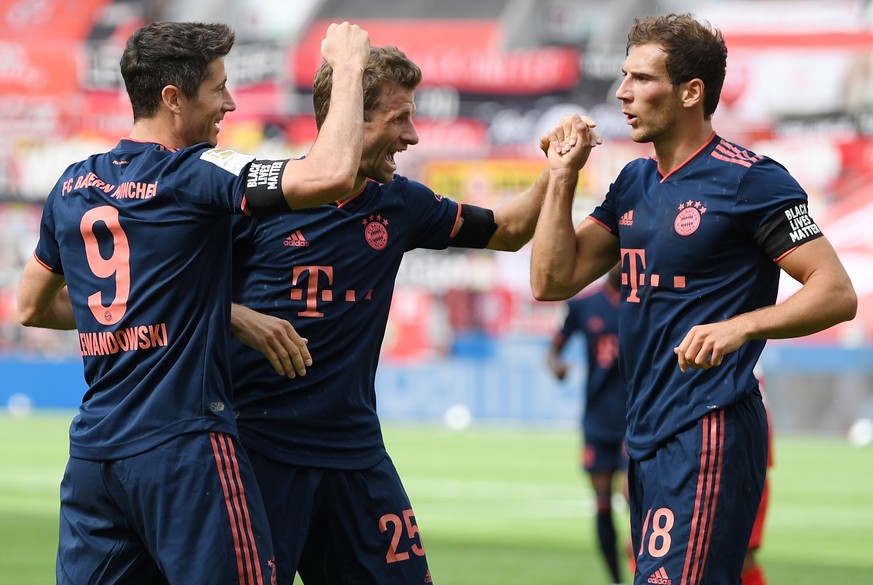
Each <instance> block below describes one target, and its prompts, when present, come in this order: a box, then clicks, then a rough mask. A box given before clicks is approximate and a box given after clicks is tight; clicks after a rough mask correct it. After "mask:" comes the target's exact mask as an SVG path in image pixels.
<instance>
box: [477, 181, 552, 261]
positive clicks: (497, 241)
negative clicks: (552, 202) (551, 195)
mask: <svg viewBox="0 0 873 585" xmlns="http://www.w3.org/2000/svg"><path fill="white" fill-rule="evenodd" d="M548 184H549V171H548V169H546V170H545V171H543V172H542V173H541V174H540V176H539V177H537V180H536V181H534V184H533V185H531V186H530V187H529V188H528V189H526V190H525V191H523V192H522V193H520V194H519V195H518V196H516V197H513V198H512V199H511V200H509V201H507V202H506V203H504V204H502V205H500V206H499V207H498V208H497V209H495V210H494V221H495V223H496V224H497V231H496V232H494V235H493V236H492V237H491V240H490V241H489V242H488V248H489V249H490V250H509V251H513V252H514V251H516V250H520V249H521V248H522V247H523V246H524V245H525V244H527V243H528V242H529V241H530V240H531V238H533V235H534V230H535V229H536V226H537V221H538V219H539V216H540V210H541V209H542V206H543V200H544V199H545V196H546V189H547V187H548Z"/></svg>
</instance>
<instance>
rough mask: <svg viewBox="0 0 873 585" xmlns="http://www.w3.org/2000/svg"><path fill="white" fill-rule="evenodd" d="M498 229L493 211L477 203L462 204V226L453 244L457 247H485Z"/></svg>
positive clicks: (453, 239)
mask: <svg viewBox="0 0 873 585" xmlns="http://www.w3.org/2000/svg"><path fill="white" fill-rule="evenodd" d="M496 231H497V224H496V223H494V212H493V211H491V210H490V209H484V208H482V207H476V206H475V205H461V227H460V228H458V233H456V234H455V237H454V238H452V244H451V245H452V247H455V248H484V247H485V246H487V245H488V242H489V241H491V236H493V235H494V232H496Z"/></svg>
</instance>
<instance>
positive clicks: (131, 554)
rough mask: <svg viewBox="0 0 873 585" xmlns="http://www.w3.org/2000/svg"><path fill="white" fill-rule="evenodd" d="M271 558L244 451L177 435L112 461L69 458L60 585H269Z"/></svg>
mask: <svg viewBox="0 0 873 585" xmlns="http://www.w3.org/2000/svg"><path fill="white" fill-rule="evenodd" d="M273 570H274V562H273V548H272V542H271V539H270V532H269V526H268V523H267V516H266V514H265V512H264V508H263V503H262V502H261V497H260V493H259V491H258V486H257V484H256V483H255V479H254V473H253V471H252V468H251V465H250V463H249V462H248V459H247V457H246V454H245V452H244V450H243V448H242V446H241V445H240V444H239V441H238V440H237V439H236V438H235V437H232V436H230V435H226V434H221V433H190V434H185V435H179V436H177V437H174V438H173V439H171V440H169V441H167V442H166V443H163V444H161V445H160V446H158V447H155V448H154V449H151V450H149V451H146V452H145V453H141V454H139V455H134V456H133V457H128V458H126V459H118V460H113V461H89V460H85V459H76V458H72V457H71V458H70V459H69V461H68V462H67V469H66V471H65V472H64V479H63V481H62V482H61V519H60V542H59V546H58V557H57V582H58V585H82V583H93V584H97V583H106V584H109V583H112V584H124V585H136V584H143V585H160V584H162V583H174V584H177V583H191V584H193V583H209V584H210V585H211V584H216V585H218V584H220V585H269V584H270V582H271V580H272V578H273Z"/></svg>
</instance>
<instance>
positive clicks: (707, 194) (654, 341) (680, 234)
mask: <svg viewBox="0 0 873 585" xmlns="http://www.w3.org/2000/svg"><path fill="white" fill-rule="evenodd" d="M591 217H592V219H594V220H595V221H597V222H599V223H600V224H602V225H603V226H604V227H606V228H607V229H608V230H610V231H611V232H612V233H613V234H615V235H616V236H618V238H619V245H620V248H621V267H622V302H621V308H620V311H621V325H620V331H619V338H620V339H621V350H620V351H621V358H620V367H621V369H622V371H623V373H624V376H625V379H626V381H627V383H628V392H629V403H628V434H627V448H628V453H629V454H630V455H631V457H634V458H637V459H639V458H641V457H643V456H645V455H646V454H648V453H650V452H652V451H653V450H654V449H656V448H657V447H658V446H659V445H660V444H661V443H663V441H665V440H666V439H667V438H669V437H670V436H672V435H674V434H675V433H676V432H678V431H679V430H681V429H684V428H687V427H688V426H689V425H690V424H692V423H693V422H694V421H696V420H697V419H699V418H700V417H702V416H703V415H705V414H706V413H707V412H710V411H711V410H713V409H717V408H719V407H722V406H726V405H730V404H733V403H735V402H737V401H738V400H739V399H740V398H742V397H744V396H746V395H748V394H749V393H751V392H753V391H754V390H755V389H756V388H757V387H758V383H757V380H756V379H755V374H754V372H753V371H752V370H753V368H754V366H755V364H756V363H757V362H758V357H759V356H760V354H761V351H762V349H763V347H764V341H763V340H752V341H749V342H747V343H745V344H744V345H743V346H742V347H741V348H740V349H739V350H738V351H736V352H733V353H730V354H728V355H727V356H725V358H724V362H723V363H722V364H721V365H720V366H718V367H716V368H711V369H709V370H698V369H690V370H689V371H688V372H687V373H685V374H683V373H682V372H681V371H680V370H679V367H678V365H677V359H676V356H675V354H674V353H673V348H675V347H676V346H678V345H679V343H680V342H681V341H682V339H683V338H684V337H685V335H686V334H687V333H688V331H689V330H690V329H691V327H693V326H694V325H698V324H703V323H712V322H717V321H723V320H725V319H728V318H730V317H733V316H735V315H737V314H740V313H745V312H748V311H752V310H755V309H758V308H761V307H764V306H768V305H772V304H774V303H775V301H776V293H777V288H778V284H779V274H780V269H779V267H778V265H777V264H776V262H775V261H776V260H778V259H780V258H781V257H783V256H784V255H785V254H787V253H789V252H790V251H791V250H792V249H794V248H795V247H797V246H798V245H800V244H802V243H803V242H805V241H808V240H810V239H812V238H815V237H818V236H820V235H821V232H820V231H819V229H818V227H817V226H816V224H815V223H814V222H812V220H811V218H810V217H809V214H808V210H807V196H806V193H805V192H804V191H803V189H802V188H801V187H800V185H798V184H797V181H795V180H794V179H793V178H792V177H791V176H790V175H789V174H788V171H786V170H785V169H784V168H783V167H782V166H781V165H779V164H778V163H776V162H775V161H773V160H771V159H769V158H766V157H763V156H760V155H756V154H754V153H752V152H749V151H747V150H745V149H743V148H741V147H739V146H737V145H735V144H731V143H729V142H727V141H725V140H723V139H721V138H720V137H718V136H713V139H712V140H711V141H710V142H709V143H707V144H706V145H705V146H704V147H703V148H701V150H700V151H698V152H697V153H696V154H695V155H694V156H693V157H691V158H690V159H689V160H688V161H687V162H686V163H684V164H683V165H682V166H681V167H679V168H678V169H676V170H675V171H674V172H672V173H671V174H669V175H668V176H666V177H662V176H661V175H660V174H659V172H658V166H657V162H656V161H655V160H653V159H638V160H636V161H633V162H631V163H629V164H628V165H627V166H625V167H624V169H623V170H622V171H621V173H620V174H619V176H618V178H617V179H616V180H615V183H613V184H612V186H611V187H610V189H609V192H608V193H607V195H606V198H605V200H604V202H603V203H602V204H601V205H600V206H599V207H597V208H596V209H595V210H594V211H593V212H592V214H591Z"/></svg>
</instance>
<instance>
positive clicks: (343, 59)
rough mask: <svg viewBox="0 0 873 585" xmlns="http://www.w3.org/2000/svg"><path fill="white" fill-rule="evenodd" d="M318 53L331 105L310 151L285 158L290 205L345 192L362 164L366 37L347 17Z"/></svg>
mask: <svg viewBox="0 0 873 585" xmlns="http://www.w3.org/2000/svg"><path fill="white" fill-rule="evenodd" d="M321 55H322V57H323V58H324V59H325V61H327V63H328V64H329V65H330V66H331V68H332V69H333V78H332V84H333V89H332V91H331V96H330V110H329V112H328V114H327V117H326V118H325V121H324V124H323V125H322V127H321V129H320V130H319V132H318V137H317V138H316V140H315V143H314V144H313V145H312V148H311V150H310V151H309V153H308V154H307V155H306V157H304V158H302V159H296V160H291V161H289V162H288V164H287V165H286V167H285V171H284V173H283V174H282V191H283V192H284V194H285V200H286V201H287V202H288V205H289V206H290V207H291V208H292V209H300V208H303V207H311V206H314V205H322V204H324V203H329V202H331V201H335V200H337V199H340V198H343V197H345V196H347V195H349V194H350V193H351V191H352V189H353V188H354V184H355V179H356V177H357V174H358V167H359V165H360V163H361V149H362V146H363V136H364V102H363V99H364V98H363V87H362V85H361V82H362V79H363V74H364V68H365V67H366V66H367V60H368V58H369V55H370V36H369V34H368V33H367V31H365V30H362V29H361V28H360V27H358V26H357V25H354V24H349V23H348V22H344V23H342V24H336V23H334V24H331V25H330V27H328V29H327V35H326V36H325V38H324V40H323V41H322V42H321Z"/></svg>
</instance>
